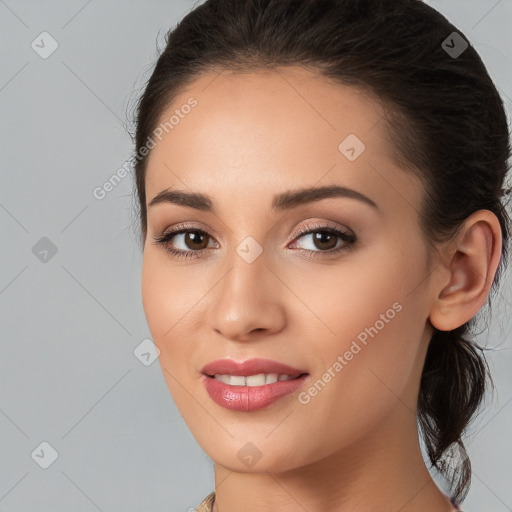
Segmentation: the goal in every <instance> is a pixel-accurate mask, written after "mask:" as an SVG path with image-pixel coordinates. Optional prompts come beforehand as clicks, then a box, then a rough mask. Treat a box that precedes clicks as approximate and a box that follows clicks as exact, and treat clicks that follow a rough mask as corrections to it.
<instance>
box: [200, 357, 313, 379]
mask: <svg viewBox="0 0 512 512" xmlns="http://www.w3.org/2000/svg"><path fill="white" fill-rule="evenodd" d="M201 373H203V374H205V375H216V374H219V375H238V376H247V375H258V374H260V373H277V374H279V375H291V376H292V377H298V376H299V375H301V374H302V373H307V372H306V371H304V370H299V369H297V368H293V367H292V366H289V365H287V364H283V363H278V362H277V361H272V360H271V359H248V360H247V361H243V362H237V361H233V360H232V359H217V360H215V361H212V362H210V363H208V364H206V365H205V366H203V369H202V370H201Z"/></svg>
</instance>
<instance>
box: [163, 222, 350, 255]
mask: <svg viewBox="0 0 512 512" xmlns="http://www.w3.org/2000/svg"><path fill="white" fill-rule="evenodd" d="M318 232H322V233H328V234H331V235H335V236H337V237H338V238H341V239H342V240H343V241H344V242H345V244H344V245H341V246H339V247H338V248H336V249H329V250H327V251H319V250H317V251H312V250H310V249H299V250H301V251H306V252H307V253H308V257H310V258H319V257H320V258H321V257H323V255H326V257H327V256H333V255H334V254H338V253H340V252H343V251H348V250H349V249H351V248H352V246H353V245H354V243H355V242H356V237H355V236H354V235H351V234H349V233H345V232H344V231H341V230H339V229H337V228H333V227H331V226H326V225H325V224H318V225H313V226H306V227H304V228H301V229H300V230H299V232H298V233H297V234H296V235H295V237H294V239H293V241H295V240H297V239H298V238H302V237H303V236H304V235H309V234H313V233H318ZM183 233H196V234H199V235H206V236H209V235H208V233H207V232H206V231H204V230H202V229H198V228H195V227H193V226H190V225H186V224H181V225H179V226H176V227H175V228H174V229H172V230H170V231H166V232H164V233H162V234H161V235H158V236H155V237H154V238H153V240H154V244H155V245H158V246H162V247H163V249H164V250H165V251H167V252H168V253H170V254H171V255H172V256H173V257H176V258H199V257H200V256H201V254H202V253H203V252H205V251H207V250H208V249H200V250H198V251H193V250H189V251H183V250H181V249H173V248H172V247H169V246H168V245H167V244H168V243H169V242H170V241H171V240H172V239H173V238H174V237H175V236H176V235H181V234H183ZM210 238H211V237H210ZM319 253H320V254H319Z"/></svg>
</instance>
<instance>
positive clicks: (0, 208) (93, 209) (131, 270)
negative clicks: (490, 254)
mask: <svg viewBox="0 0 512 512" xmlns="http://www.w3.org/2000/svg"><path fill="white" fill-rule="evenodd" d="M428 3H430V4H431V5H432V6H433V7H435V8H437V9H438V10H440V11H441V12H442V13H443V14H445V15H446V16H447V17H448V18H449V19H450V20H451V21H452V22H453V23H454V24H455V25H456V26H457V27H459V28H460V29H461V30H462V31H463V32H464V33H465V34H466V36H467V37H468V38H469V39H470V41H471V43H472V44H473V45H474V46H475V47H476V49H477V51H478V52H479V53H480V55H481V56H482V58H483V60H484V62H485V63H486V65H487V66H488V69H489V72H490V74H491V76H492V77H493V79H494V80H495V82H496V84H497V85H498V87H499V89H500V91H501V92H502V95H503V97H504V99H505V100H506V101H507V110H508V111H509V112H510V108H511V105H512V102H511V100H510V99H509V98H510V97H512V71H511V70H512V36H511V33H512V31H511V30H510V25H511V22H512V2H511V1H510V0H500V1H496V0H493V1H490V0H470V1H468V0H446V1H434V0H432V1H430V2H428ZM192 6H193V2H191V1H186V0H172V1H158V0H152V1H145V2H142V1H127V2H124V3H121V2H115V1H113V0H109V1H102V2H100V1H97V0H92V1H91V0H90V1H86V0H79V1H67V2H64V1H60V2H57V1H48V0H47V1H44V2H36V1H32V2H30V1H26V0H25V1H22V0H18V1H14V0H5V1H4V0H0V42H1V45H0V52H1V55H2V59H1V63H2V64H1V67H0V109H1V110H0V115H1V120H2V121H1V124H0V127H1V133H0V140H1V163H0V165H1V169H2V171H1V175H0V180H1V181H0V226H1V231H2V237H1V239H2V249H1V261H0V263H1V264H0V311H1V315H2V316H1V318H2V333H1V344H0V510H1V511H3V512H27V511H50V510H51V511H55V512H57V511H65V510H73V511H74V512H94V511H95V510H100V511H104V512H107V511H112V512H113V511H116V512H117V511H121V510H123V511H125V512H130V511H140V510H145V511H164V510H165V511H171V512H174V511H182V512H185V511H188V510H189V509H190V508H191V507H195V506H196V505H197V504H198V503H199V502H200V501H201V500H202V499H203V497H204V496H205V495H206V494H207V493H208V492H210V491H211V490H213V484H214V482H213V471H212V462H211V461H210V459H209V458H208V457H207V456H206V454H204V452H202V450H201V449H200V448H199V447H198V446H197V444H196V443H195V441H194V439H193V437H192V435H191V434H190V432H189V431H188V429H187V427H186V426H185V424H184V422H183V420H182V419H181V417H180V414H179V413H178V411H177V410H176V408H175V406H174V403H173V401H172V398H171V397H170V394H169V392H168V389H167V386H166V383H165V381H164V378H163V376H162V374H161V371H160V367H159V365H158V361H155V362H154V364H151V365H149V366H146V365H144V364H143V363H142V362H141V361H140V360H139V359H138V358H137V357H136V356H135V355H134V350H136V347H137V346H138V345H139V344H140V343H141V342H142V341H143V340H144V339H146V338H150V333H149V330H148V328H147V325H146V322H145V318H144V312H143V309H142V305H141V298H140V267H141V259H142V257H141V253H140V249H139V246H138V244H137V241H136V239H135V235H134V232H133V230H132V228H131V224H132V222H133V220H132V215H131V208H132V185H133V183H132V179H131V176H128V177H126V178H125V179H124V180H123V181H122V182H121V183H120V184H119V185H117V186H116V187H115V189H114V190H112V191H111V192H110V193H108V194H107V196H106V197H105V198H104V199H103V200H98V199H96V198H95V197H94V196H93V190H94V188H95V187H98V186H101V185H102V184H103V183H104V182H105V181H106V180H108V179H109V177H110V176H111V175H112V174H114V173H115V172H116V171H117V170H118V169H119V168H120V167H121V166H122V165H123V164H124V163H125V162H126V161H127V160H129V158H130V156H131V154H130V150H131V140H130V137H129V136H128V133H127V131H126V127H127V126H128V127H129V121H130V117H129V114H130V112H131V109H132V108H133V104H134V101H135V99H136V97H137V95H138V94H139V92H140V90H141V85H142V84H143V82H144V81H145V80H146V79H147V78H148V76H149V73H150V71H151V69H152V66H153V64H154V61H155V59H156V57H157V46H156V43H157V40H158V41H159V44H160V46H163V37H164V35H165V32H166V30H167V29H169V28H171V27H173V26H174V24H175V23H176V22H177V21H178V20H179V19H181V17H182V16H183V15H184V14H185V13H186V12H188V11H189V10H190V9H191V8H192ZM43 31H46V32H48V33H50V34H51V36H52V37H53V38H54V39H55V40H56V41H57V43H58V45H59V46H58V48H57V50H56V51H55V52H54V53H53V54H52V55H50V56H49V57H48V58H46V59H43V58H42V57H40V55H39V54H38V53H36V51H35V50H34V49H33V48H32V47H31V43H32V41H34V40H36V43H37V41H40V39H37V37H38V36H39V34H41V32H43ZM45 37H46V36H45ZM45 41H46V42H45V43H44V44H45V51H47V50H48V49H49V48H50V41H49V39H46V40H45ZM39 44H40V46H41V43H39ZM42 50H43V49H42V48H41V49H40V51H42ZM43 237H46V238H47V239H49V240H50V241H51V244H53V246H55V248H56V249H57V252H56V253H55V254H52V251H51V247H50V245H51V244H50V242H48V240H42V241H41V239H42V238H43ZM36 244H38V245H36ZM34 246H35V249H33V248H34ZM44 250H48V251H49V252H48V253H45V252H44ZM34 253H35V254H34ZM41 258H43V261H41ZM45 258H46V259H45ZM511 283H512V279H511V277H510V272H509V273H508V274H507V275H505V279H504V281H503V284H502V286H501V288H500V290H499V292H498V294H497V295H496V298H495V301H494V304H493V314H492V320H491V323H490V326H489V327H490V329H489V330H485V327H486V325H482V329H483V332H482V334H481V335H480V336H479V341H480V342H482V343H486V344H487V345H488V346H492V347H495V348H496V350H495V351H494V352H492V353H490V354H489V361H490V364H491V368H492V369H493V371H494V377H495V381H496V385H497V393H496V395H495V398H494V399H493V401H492V403H491V402H489V405H488V408H487V409H485V411H484V412H483V413H482V414H481V415H480V416H479V417H478V418H477V419H476V421H475V423H474V427H473V429H472V431H473V432H474V433H475V436H474V438H473V439H472V440H471V441H470V442H469V444H468V445H469V453H470V456H471V460H472V463H473V467H474V481H473V485H472V488H471V491H470V494H469V496H468V498H467V500H466V502H465V505H464V508H465V510H467V511H469V512H482V511H484V510H485V511H491V510H492V511H493V512H504V511H510V510H512V488H511V486H510V480H511V476H512V470H511V469H510V458H511V455H512V442H511V436H510V433H509V429H510V425H511V424H512V422H511V420H512V404H511V403H510V402H511V401H512V372H511V371H510V368H511V364H510V363H511V362H512V351H511V349H512V342H511V331H512V325H511V311H512V306H511V303H512V293H511V286H510V285H511ZM507 427H508V428H507ZM43 441H46V442H47V443H49V444H50V445H51V446H52V447H53V449H55V450H56V451H57V452H58V458H57V459H56V460H55V461H54V462H53V463H52V464H51V465H50V466H49V467H48V468H47V469H43V468H42V467H40V464H44V463H45V461H46V463H48V462H50V461H51V460H50V458H49V457H50V455H51V451H50V449H49V448H45V446H44V445H43V447H41V446H40V444H41V443H42V442H43ZM41 449H42V450H43V451H41ZM38 454H39V455H38Z"/></svg>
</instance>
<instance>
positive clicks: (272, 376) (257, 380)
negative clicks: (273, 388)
mask: <svg viewBox="0 0 512 512" xmlns="http://www.w3.org/2000/svg"><path fill="white" fill-rule="evenodd" d="M205 375H206V376H207V377H209V378H210V379H216V380H218V381H220V382H223V383H224V384H227V385H228V386H249V387H256V386H265V385H266V384H274V383H275V382H283V381H285V380H295V379H298V378H300V377H302V376H303V375H309V374H308V373H300V374H298V375H290V374H288V373H282V374H278V373H258V374H256V375H229V374H219V373H216V374H214V375H208V374H205Z"/></svg>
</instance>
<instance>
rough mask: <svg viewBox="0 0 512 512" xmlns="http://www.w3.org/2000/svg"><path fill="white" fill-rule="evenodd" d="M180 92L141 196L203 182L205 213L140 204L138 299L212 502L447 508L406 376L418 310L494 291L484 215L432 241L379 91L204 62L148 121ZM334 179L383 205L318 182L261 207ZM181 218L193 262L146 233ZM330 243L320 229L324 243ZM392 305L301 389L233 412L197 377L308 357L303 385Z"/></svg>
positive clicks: (197, 187)
mask: <svg viewBox="0 0 512 512" xmlns="http://www.w3.org/2000/svg"><path fill="white" fill-rule="evenodd" d="M191 96H194V97H195V98H196V99H197V100H198V105H197V107H195V108H194V109H193V110H192V112H191V113H190V114H188V115H187V116H186V117H185V118H184V119H183V120H181V122H180V123H179V125H177V126H175V127H174V129H173V130H171V131H169V133H167V134H164V137H163V138H162V140H161V141H160V142H158V143H157V145H156V147H155V148H154V149H153V150H152V151H151V153H150V157H149V161H148V167H147V176H146V197H147V204H148V205H149V202H150V201H151V200H152V198H153V197H155V196H156V195H157V194H158V193H159V192H161V191H162V190H165V189H180V190H185V191H188V192H192V191H193V192H201V193H205V194H208V195H210V196H211V198H212V202H213V205H214V207H215V210H216V213H211V212H205V211H200V210H195V209H192V208H190V207H186V206H183V205H176V204H171V203H160V204H157V205H154V206H152V207H150V208H149V209H148V225H147V228H148V232H147V238H146V241H145V246H144V256H143V268H142V300H143V306H144V311H145V314H146V318H147V322H148V326H149V329H150V331H151V334H152V336H153V340H154V342H155V344H156V345H157V347H158V348H159V349H160V357H159V361H160V364H161V367H162V371H163V375H164V377H165V379H166V382H167V384H168V387H169V390H170V392H171V394H172V397H173V399H174V401H175V403H176V405H177V407H178V409H179V411H180V413H181V415H182V416H183V418H184V420H185V422H186V423H187V425H188V427H189V428H190V430H191V432H192V434H193V435H194V437H195V438H196V440H197V442H198V443H199V445H200V446H201V447H202V448H203V450H204V451H205V452H206V453H207V454H208V455H209V456H210V457H211V458H212V460H213V461H214V470H215V490H216V502H215V506H214V510H215V512H220V511H222V512H234V511H236V510H244V511H246V512H252V511H261V510H279V511H281V512H298V511H301V512H303V511H304V510H307V511H308V512H320V511H322V512H323V511H325V510H331V511H336V512H348V511H351V512H354V511H362V510H364V511H365V512H371V511H379V512H383V511H386V512H388V511H389V512H391V511H393V512H398V511H400V512H420V511H421V512H424V511H425V510H432V511H434V510H435V511H439V512H448V511H450V510H453V508H452V506H451V505H450V504H449V502H448V500H447V498H446V497H445V495H444V494H443V493H442V492H441V491H440V490H439V489H438V488H437V487H436V485H435V484H434V482H433V480H432V478H431V477H430V475H429V473H428V471H427V469H426V467H425V464H424V462H423V460H422V457H421V452H420V447H419V443H418V434H417V427H416V415H415V413H416V401H417V395H418V389H419V381H420V376H421V370H422V366H423V362H424V359H425V354H426V350H427V347H428V342H429V340H430V337H431V335H432V332H433V327H432V326H435V327H437V328H438V329H441V330H450V329H454V328H456V327H457V326H459V325H461V324H462V323H464V322H466V321H467V320H469V319H470V318H472V317H473V316H474V315H475V314H476V313H477V311H478V310H479V309H480V308H481V306H482V305H483V304H484V302H485V300H486V298H487V296H488V294H489V289H490V286H491V283H492V280H493V277H494V274H495V272H496V269H497V266H498V263H499V259H500V254H501V232H500V228H499V223H498V219H497V218H496V216H494V214H492V213H491V212H489V211H487V210H480V211H478V212H476V213H474V214H473V215H471V217H469V218H468V219H467V220H466V223H465V224H464V228H463V229H462V230H461V232H460V234H459V236H458V237H457V238H456V239H455V240H454V241H452V242H451V243H447V244H445V245H443V246H440V247H439V250H438V251H437V252H430V253H429V250H428V248H427V245H426V244H425V242H424V240H423V239H422V237H421V234H420V227H419V220H418V212H417V208H418V206H417V205H419V204H420V201H421V198H422V195H423V189H422V186H421V184H420V183H419V181H418V180H417V179H416V178H415V176H414V175H413V174H412V172H410V171H408V170H407V169H401V168H399V167H397V166H396V165H395V163H394V159H393V158H392V148H390V147H389V145H388V143H387V142H386V140H387V139H386V132H385V129H386V125H385V123H384V122H383V120H382V117H381V116H382V115H383V114H384V107H383V106H382V105H381V104H380V103H379V102H378V101H377V100H375V99H372V98H371V97H370V96H369V95H367V94H364V93H363V92H362V91H359V90H356V89H353V88H349V87H347V86H342V85H339V84H334V83H332V82H329V81H327V79H325V78H321V77H320V75H319V74H317V73H315V72H314V71H312V70H308V69H305V68H302V67H295V66H294V67H287V68H280V69H278V70H273V71H254V72H250V73H245V74H235V73H228V72H227V71H224V72H222V73H221V74H220V75H217V74H216V73H209V74H205V75H202V76H200V77H199V78H197V80H195V81H194V82H193V83H191V84H190V86H189V87H188V88H187V89H186V90H184V91H182V93H181V94H180V95H179V96H178V97H176V98H175V100H174V101H173V104H172V106H170V107H169V109H168V111H167V112H165V113H163V115H162V119H168V118H169V117H170V115H171V114H172V111H173V110H174V109H176V108H179V106H180V105H183V104H184V103H186V102H187V100H188V98H190V97H191ZM351 133H353V134H356V135H357V137H358V138H359V139H360V140H361V141H363V142H364V144H365V146H366V149H365V150H364V152H363V153H362V154H361V155H360V156H359V157H358V158H357V159H356V160H354V161H349V160H348V159H347V158H346V157H345V156H344V155H343V154H342V153H341V152H340V150H339V149H338V146H339V144H340V142H342V141H343V140H344V139H345V138H346V137H347V135H348V134H351ZM331 184H337V185H340V186H346V187H350V188H352V189H354V190H357V191H358V192H361V193H362V194H364V195H366V196H367V197H369V198H371V199H372V200H373V201H374V202H375V203H376V204H377V205H378V209H374V208H371V207H370V206H368V205H366V204H364V203H363V202H360V201H358V200H356V199H353V198H328V199H322V200H320V201H316V202H313V203H308V204H306V203H304V204H301V205H299V206H298V207H296V208H294V209H292V210H289V211H282V212H278V213H272V212H271V211H270V206H271V202H272V198H273V196H274V194H276V193H278V192H283V191H285V190H289V189H297V188H302V187H311V186H316V187H318V186H323V185H331ZM181 222H189V223H191V224H192V225H193V227H194V228H198V229H202V230H204V231H206V232H207V233H208V237H206V240H205V242H204V243H203V245H197V243H198V242H197V239H196V242H195V244H196V245H194V244H192V245H191V244H190V243H189V244H187V243H186V241H185V238H184V236H183V235H178V236H176V237H175V238H174V239H173V240H172V241H171V242H169V243H168V245H170V246H173V247H174V248H177V249H181V250H183V251H194V250H196V251H197V248H198V247H199V248H202V247H207V249H206V250H205V251H203V254H202V255H201V256H199V257H198V258H188V259H185V258H182V259H178V258H176V257H173V256H171V255H170V254H169V253H167V252H166V251H165V249H164V247H162V246H161V245H160V246H159V245H156V244H154V243H153V237H155V236H158V235H160V234H162V232H164V231H165V230H168V229H169V228H172V227H173V226H176V225H177V224H178V223H181ZM313 222H315V223H321V224H322V225H327V226H331V227H337V228H339V229H341V230H344V231H347V232H349V233H352V234H353V235H355V237H356V242H355V244H354V246H353V248H352V249H348V250H347V251H342V252H339V253H337V254H333V255H330V256H329V255H327V254H324V253H325V251H326V248H325V247H327V246H322V245H321V244H318V243H317V244H315V242H314V239H313V235H311V234H309V235H302V236H301V237H300V238H297V236H296V235H295V234H296V233H297V231H298V229H299V228H301V227H304V226H306V227H308V226H310V225H311V224H312V223H313ZM247 236H251V237H253V238H254V239H255V240H256V241H257V242H258V244H259V245H260V246H261V248H262V249H263V252H262V253H261V254H260V255H259V256H258V257H257V258H256V259H255V260H254V261H253V262H252V263H250V264H249V263H247V262H246V261H245V260H244V259H243V258H241V257H240V256H239V255H238V253H237V252H236V248H237V246H238V245H239V244H240V243H241V242H242V241H243V240H244V239H245V238H246V237H247ZM345 243H346V242H344V241H343V239H339V238H335V241H334V242H332V245H329V246H328V247H327V248H330V247H333V246H336V247H340V246H342V245H343V244H345ZM322 251H323V252H324V253H322ZM308 252H309V253H312V252H316V253H318V255H319V257H318V258H316V259H313V258H311V259H310V258H308V257H307V253H308ZM396 302H398V303H400V305H401V306H402V309H401V310H400V311H399V312H396V314H395V315H394V318H392V319H390V320H389V321H388V322H386V323H385V325H384V327H383V328H381V329H380V330H379V331H378V334H376V335H374V337H373V338H371V337H369V338H368V343H367V345H366V346H363V348H362V350H361V351H360V352H358V353H357V355H356V356H354V357H353V359H352V360H351V361H349V362H348V363H347V364H346V366H344V367H343V369H342V370H341V371H340V372H338V373H336V376H335V377H334V378H332V379H331V381H330V382H329V383H328V384H327V385H326V386H325V387H324V388H323V389H322V390H321V392H319V393H318V394H317V395H316V396H314V397H311V400H310V401H309V403H307V404H303V403H301V402H300V401H299V399H298V393H299V392H297V393H295V394H291V395H288V396H287V397H285V398H283V399H281V400H279V401H277V402H276V403H274V404H272V405H271V406H268V407H266V408H264V409H261V410H258V411H252V412H239V411H231V410H228V409H225V408H223V407H221V406H219V405H217V404H216V403H214V402H213V400H212V399H211V398H210V397H209V395H208V394H207V392H206V390H205V388H204V386H203V384H202V382H201V378H200V377H201V373H200V372H201V368H202V367H203V366H204V365H205V364H206V363H208V362H210V361H212V360H215V359H220V358H231V359H234V360H237V361H244V360H246V359H250V358H253V357H262V358H268V359H273V360H276V361H279V362H283V363H286V364H289V365H291V366H294V367H296V368H299V369H304V370H305V371H307V372H308V373H309V374H310V379H309V383H307V384H305V385H304V387H303V388H301V390H299V391H304V390H307V389H308V388H309V387H310V385H311V383H314V382H315V381H317V380H318V379H319V378H321V377H322V375H323V374H324V373H325V372H326V371H327V369H328V368H329V367H331V366H332V365H333V363H334V362H335V361H336V360H337V357H338V355H343V354H344V353H345V352H346V351H347V350H348V349H349V348H350V346H351V343H352V341H353V340H356V339H357V336H358V334H360V333H361V332H363V331H364V330H365V328H369V327H370V326H374V325H375V323H376V321H377V320H379V319H380V318H381V315H382V314H386V311H387V310H389V309H390V308H392V305H393V304H394V303H396ZM248 442H250V443H252V444H253V445H254V446H255V447H256V448H257V450H258V451H259V453H260V454H261V458H260V459H259V460H258V461H257V462H256V463H255V464H254V465H253V466H251V467H248V466H247V465H246V464H244V463H243V461H242V460H241V459H240V458H239V457H238V456H237V453H238V452H239V450H240V449H241V448H242V447H244V445H246V443H248Z"/></svg>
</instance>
